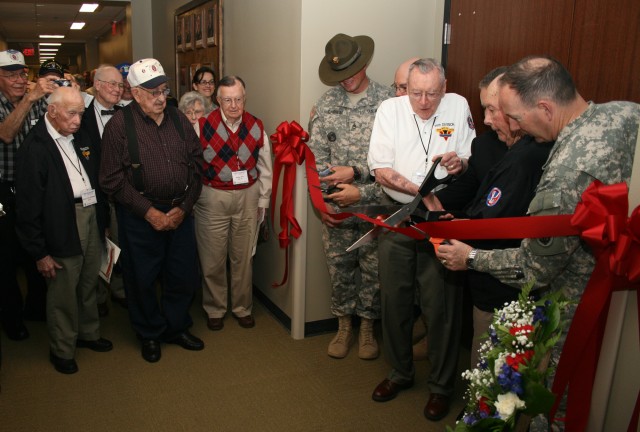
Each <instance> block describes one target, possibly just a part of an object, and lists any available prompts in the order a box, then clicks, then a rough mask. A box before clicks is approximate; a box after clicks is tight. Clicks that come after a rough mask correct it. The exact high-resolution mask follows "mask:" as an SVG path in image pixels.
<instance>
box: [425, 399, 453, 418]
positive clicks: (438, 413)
mask: <svg viewBox="0 0 640 432" xmlns="http://www.w3.org/2000/svg"><path fill="white" fill-rule="evenodd" d="M447 414H449V396H445V395H442V394H438V393H431V396H429V402H427V405H426V406H425V407H424V416H425V417H426V418H427V419H429V420H431V421H438V420H441V419H443V418H444V417H445V416H446V415H447Z"/></svg>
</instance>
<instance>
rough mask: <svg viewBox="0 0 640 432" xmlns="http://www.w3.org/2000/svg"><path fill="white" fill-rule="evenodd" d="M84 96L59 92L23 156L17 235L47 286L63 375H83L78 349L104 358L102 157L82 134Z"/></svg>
mask: <svg viewBox="0 0 640 432" xmlns="http://www.w3.org/2000/svg"><path fill="white" fill-rule="evenodd" d="M83 111H84V101H83V99H82V96H81V95H80V92H79V91H78V90H77V89H74V88H71V87H60V88H58V89H56V90H55V91H54V92H53V93H52V95H51V98H50V99H49V107H48V109H47V114H46V115H45V117H44V119H41V120H40V121H39V122H38V123H37V124H36V126H34V128H33V129H32V130H31V132H30V133H29V135H28V136H27V138H26V139H25V141H24V143H23V145H22V146H21V147H20V149H19V151H18V169H17V176H16V190H17V192H16V198H17V226H16V229H17V234H18V237H19V239H20V241H21V243H22V245H23V247H24V248H25V250H26V251H27V253H29V254H30V255H31V257H33V258H34V259H35V260H36V265H37V268H38V271H39V272H40V273H41V274H42V275H43V276H44V277H45V279H46V281H47V289H48V291H47V326H48V328H49V337H50V360H51V363H53V365H54V367H55V369H56V370H57V371H58V372H61V373H66V374H71V373H75V372H77V371H78V366H77V364H76V362H75V360H74V355H75V348H76V346H78V347H81V348H89V349H92V350H94V351H98V352H104V351H109V350H111V349H112V347H113V346H112V344H111V342H110V341H108V340H106V339H103V338H101V337H100V321H99V318H98V308H97V305H96V288H97V283H98V271H99V269H100V262H101V253H102V242H101V240H102V239H104V230H105V221H106V217H107V213H106V209H107V207H106V201H105V199H104V196H103V194H102V193H101V192H100V189H99V188H98V167H99V166H100V149H99V147H98V146H96V145H95V144H94V143H92V142H91V141H90V140H89V139H88V137H87V135H86V134H84V133H82V132H79V128H80V121H81V118H82V113H83Z"/></svg>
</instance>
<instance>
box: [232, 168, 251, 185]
mask: <svg viewBox="0 0 640 432" xmlns="http://www.w3.org/2000/svg"><path fill="white" fill-rule="evenodd" d="M231 175H232V176H233V184H234V185H243V184H247V183H249V174H248V173H247V170H242V171H234V172H232V173H231Z"/></svg>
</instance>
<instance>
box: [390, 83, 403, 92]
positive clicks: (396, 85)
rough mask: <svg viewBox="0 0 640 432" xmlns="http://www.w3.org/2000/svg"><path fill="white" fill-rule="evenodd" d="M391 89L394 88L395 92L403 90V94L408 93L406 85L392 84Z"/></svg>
mask: <svg viewBox="0 0 640 432" xmlns="http://www.w3.org/2000/svg"><path fill="white" fill-rule="evenodd" d="M391 88H392V89H393V90H395V91H398V90H402V91H403V92H406V91H407V85H406V84H396V83H393V84H391Z"/></svg>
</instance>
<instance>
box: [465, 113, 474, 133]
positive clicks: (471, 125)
mask: <svg viewBox="0 0 640 432" xmlns="http://www.w3.org/2000/svg"><path fill="white" fill-rule="evenodd" d="M467 124H468V125H469V129H471V130H473V129H475V128H476V127H475V125H474V124H473V119H472V118H471V115H469V117H467Z"/></svg>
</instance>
